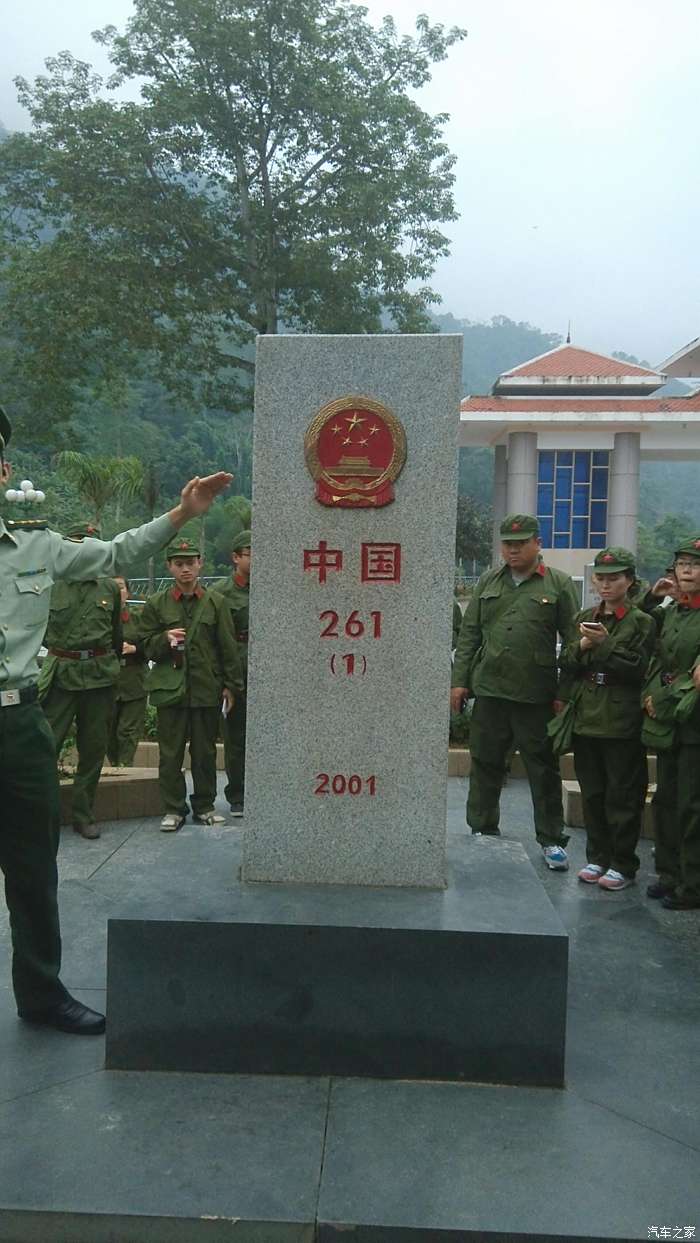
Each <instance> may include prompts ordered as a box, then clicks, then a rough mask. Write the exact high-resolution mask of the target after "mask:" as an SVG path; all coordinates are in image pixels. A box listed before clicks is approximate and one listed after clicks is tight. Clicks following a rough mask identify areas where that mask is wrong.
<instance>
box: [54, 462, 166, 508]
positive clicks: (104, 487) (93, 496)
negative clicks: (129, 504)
mask: <svg viewBox="0 0 700 1243" xmlns="http://www.w3.org/2000/svg"><path fill="white" fill-rule="evenodd" d="M56 466H57V467H58V470H59V471H60V473H61V474H62V475H63V476H64V477H65V479H67V481H68V482H69V483H70V484H71V485H72V486H73V488H74V489H75V491H76V492H77V493H78V495H79V496H80V497H81V498H82V499H83V500H84V501H85V503H86V505H88V506H89V509H90V517H91V518H92V519H93V520H94V522H95V523H96V524H97V525H98V526H99V525H101V523H102V517H103V514H104V511H105V508H106V507H107V505H108V504H109V502H110V501H117V502H118V503H120V502H122V501H131V500H133V499H134V498H135V497H136V496H138V495H139V493H141V492H142V491H143V485H144V475H143V467H142V465H141V462H140V461H139V459H138V458H137V457H125V458H108V457H92V456H90V457H88V456H87V455H86V454H85V453H78V452H76V451H75V450H71V449H66V450H64V452H62V453H59V454H58V455H57V457H56Z"/></svg>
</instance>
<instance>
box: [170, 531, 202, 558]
mask: <svg viewBox="0 0 700 1243" xmlns="http://www.w3.org/2000/svg"><path fill="white" fill-rule="evenodd" d="M201 555H202V554H201V552H200V550H199V544H198V543H197V542H196V540H193V539H192V537H191V536H189V535H182V534H180V535H178V536H176V538H175V539H174V540H172V541H171V543H170V544H168V547H167V548H166V550H165V560H166V561H172V559H173V557H201Z"/></svg>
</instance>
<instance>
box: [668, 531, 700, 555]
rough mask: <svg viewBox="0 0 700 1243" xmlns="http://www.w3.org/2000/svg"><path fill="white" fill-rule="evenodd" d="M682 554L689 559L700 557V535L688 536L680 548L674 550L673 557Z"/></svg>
mask: <svg viewBox="0 0 700 1243" xmlns="http://www.w3.org/2000/svg"><path fill="white" fill-rule="evenodd" d="M680 553H683V555H684V556H688V557H700V535H688V536H687V537H686V539H684V540H683V542H682V543H681V544H680V545H679V547H678V548H676V549H674V554H673V555H674V556H675V557H677V556H679V554H680Z"/></svg>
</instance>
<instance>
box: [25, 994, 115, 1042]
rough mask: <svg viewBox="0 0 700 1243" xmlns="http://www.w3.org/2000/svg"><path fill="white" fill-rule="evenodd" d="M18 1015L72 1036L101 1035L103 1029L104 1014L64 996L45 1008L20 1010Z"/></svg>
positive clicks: (26, 1020) (73, 998) (30, 1021)
mask: <svg viewBox="0 0 700 1243" xmlns="http://www.w3.org/2000/svg"><path fill="white" fill-rule="evenodd" d="M19 1017H20V1018H21V1019H24V1020H25V1022H27V1023H40V1024H41V1025H42V1026H43V1027H55V1028H56V1030H57V1031H59V1032H69V1033H70V1034H71V1035H72V1036H101V1035H102V1033H103V1031H104V1029H105V1016H104V1014H98V1013H97V1011H96V1010H91V1009H90V1008H89V1006H84V1005H83V1004H82V1002H80V1001H76V1000H75V997H66V998H65V999H64V1000H63V1001H59V1002H57V1003H56V1005H55V1006H49V1007H48V1008H47V1009H46V1010H20V1015H19Z"/></svg>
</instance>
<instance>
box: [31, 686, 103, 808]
mask: <svg viewBox="0 0 700 1243" xmlns="http://www.w3.org/2000/svg"><path fill="white" fill-rule="evenodd" d="M113 702H114V687H113V686H95V687H92V688H91V689H90V690H86V691H66V690H63V689H62V688H61V687H59V686H55V685H52V686H51V687H50V688H49V692H48V694H47V696H46V698H45V699H43V700H42V703H41V706H42V708H43V709H44V712H45V713H46V718H47V720H48V722H49V725H50V726H51V728H52V730H53V736H54V740H55V742H56V751H57V752H60V750H61V747H62V746H63V744H64V742H65V740H66V738H67V737H68V734H69V732H70V729H71V726H72V725H73V722H75V743H76V749H77V752H78V767H77V769H76V773H75V777H74V779H73V791H72V797H73V824H76V825H80V824H92V823H93V822H94V819H95V791H96V790H97V784H98V782H99V780H100V773H101V772H102V765H103V764H104V759H105V755H106V754H107V741H108V739H109V723H110V720H111V716H112V704H113Z"/></svg>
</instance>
